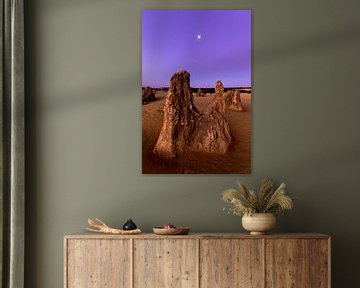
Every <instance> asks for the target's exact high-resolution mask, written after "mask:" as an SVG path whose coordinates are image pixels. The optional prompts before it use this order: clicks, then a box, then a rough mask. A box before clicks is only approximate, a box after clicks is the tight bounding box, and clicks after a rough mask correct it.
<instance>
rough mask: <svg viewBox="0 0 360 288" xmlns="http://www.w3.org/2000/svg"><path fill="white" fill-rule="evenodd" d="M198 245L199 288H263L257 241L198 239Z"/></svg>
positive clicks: (262, 265)
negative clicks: (199, 240)
mask: <svg viewBox="0 0 360 288" xmlns="http://www.w3.org/2000/svg"><path fill="white" fill-rule="evenodd" d="M200 243H201V244H200V287H204V288H209V287H211V288H237V287H238V288H260V287H263V285H264V277H263V272H264V263H263V253H264V251H263V242H262V240H261V239H202V240H201V242H200Z"/></svg>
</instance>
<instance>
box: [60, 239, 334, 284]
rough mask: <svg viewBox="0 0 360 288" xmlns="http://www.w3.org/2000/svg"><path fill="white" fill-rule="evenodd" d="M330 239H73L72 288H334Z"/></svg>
mask: <svg viewBox="0 0 360 288" xmlns="http://www.w3.org/2000/svg"><path fill="white" fill-rule="evenodd" d="M330 250H331V247H330V237H329V236H327V235H323V234H281V235H280V234H278V235H277V234H271V235H262V236H259V235H256V236H249V235H248V234H205V233H204V234H190V235H184V236H177V235H172V236H169V235H167V236H166V235H154V234H141V235H132V236H124V235H116V236H114V235H97V234H77V235H68V236H65V242H64V259H65V264H64V287H65V288H83V287H89V288H95V287H97V288H100V287H106V288H114V287H116V288H123V287H126V288H174V287H175V288H177V287H180V288H200V287H201V288H236V287H238V288H254V287H256V288H265V287H266V288H287V287H292V288H297V287H299V288H300V287H301V288H330V287H331V264H330V262H331V256H330V255H331V254H330V252H331V251H330Z"/></svg>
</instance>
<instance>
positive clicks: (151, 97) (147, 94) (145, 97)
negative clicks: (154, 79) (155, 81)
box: [142, 87, 156, 105]
mask: <svg viewBox="0 0 360 288" xmlns="http://www.w3.org/2000/svg"><path fill="white" fill-rule="evenodd" d="M155 100H156V97H155V92H154V90H153V89H151V88H150V87H146V88H142V104H143V105H144V104H147V103H149V102H151V101H155Z"/></svg>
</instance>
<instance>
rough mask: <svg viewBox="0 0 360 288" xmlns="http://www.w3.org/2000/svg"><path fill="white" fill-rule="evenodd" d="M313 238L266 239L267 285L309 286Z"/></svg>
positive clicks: (293, 287)
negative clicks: (310, 245) (311, 242)
mask: <svg viewBox="0 0 360 288" xmlns="http://www.w3.org/2000/svg"><path fill="white" fill-rule="evenodd" d="M310 241H311V240H305V239H299V240H294V239H291V240H283V239H280V240H273V239H271V240H269V239H268V240H266V248H265V249H266V256H265V257H266V264H265V267H266V287H267V288H272V287H274V288H281V287H292V288H296V287H298V288H304V287H309V279H310V277H309V270H310V257H309V256H310V254H309V253H310V251H309V243H310Z"/></svg>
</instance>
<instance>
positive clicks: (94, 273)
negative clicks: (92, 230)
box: [65, 239, 132, 288]
mask: <svg viewBox="0 0 360 288" xmlns="http://www.w3.org/2000/svg"><path fill="white" fill-rule="evenodd" d="M130 252H131V249H130V240H92V239H91V240H86V241H84V240H67V279H65V287H68V288H85V287H86V288H90V287H91V288H104V287H106V288H129V287H131V274H132V271H131V255H130Z"/></svg>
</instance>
